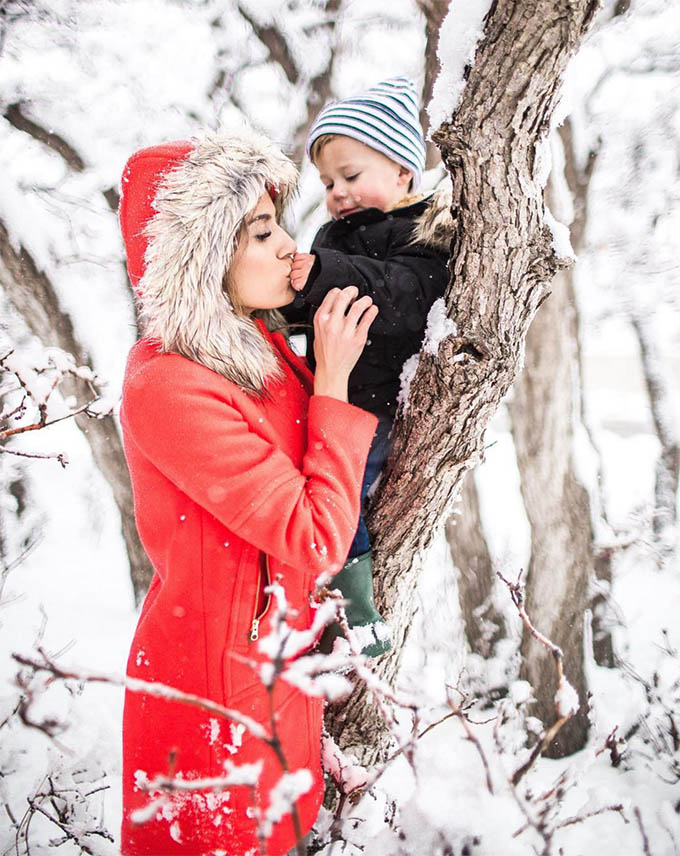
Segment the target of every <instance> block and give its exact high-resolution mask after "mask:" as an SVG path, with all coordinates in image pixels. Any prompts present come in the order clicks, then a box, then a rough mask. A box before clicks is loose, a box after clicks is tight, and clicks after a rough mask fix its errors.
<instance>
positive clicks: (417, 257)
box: [283, 191, 451, 418]
mask: <svg viewBox="0 0 680 856" xmlns="http://www.w3.org/2000/svg"><path fill="white" fill-rule="evenodd" d="M450 238H451V215H450V196H449V195H448V194H447V193H445V192H441V191H440V192H437V193H435V194H434V195H432V196H430V197H428V198H426V199H422V200H419V201H417V202H414V203H413V204H410V205H405V206H404V207H401V208H396V209H394V210H392V211H387V212H383V211H380V210H378V209H377V208H369V209H366V210H363V211H359V212H357V213H356V214H350V215H349V216H348V217H345V218H343V219H340V220H332V221H331V222H329V223H326V224H325V225H324V226H322V227H321V228H320V229H319V231H318V232H317V234H316V237H315V238H314V241H313V243H312V249H311V252H312V253H313V254H314V256H315V257H316V259H315V261H314V266H313V267H312V270H311V272H310V275H309V278H308V280H307V283H306V285H305V287H304V289H303V290H302V292H301V293H300V295H299V296H298V297H297V298H296V300H295V302H294V303H293V304H292V305H291V306H290V307H286V308H285V309H284V310H283V314H284V315H285V317H286V319H287V320H288V321H289V322H290V323H293V322H301V321H302V322H308V323H309V325H310V326H309V327H307V328H305V330H304V332H305V334H306V336H307V358H308V360H309V361H310V363H311V365H312V367H314V350H313V336H314V330H313V327H312V326H311V324H312V320H313V317H314V313H315V312H316V310H317V308H318V307H319V305H320V304H321V301H322V300H323V298H324V296H325V295H326V293H327V292H328V291H330V289H331V288H334V287H336V286H337V287H339V288H344V287H345V286H348V285H355V286H357V288H358V289H359V296H362V295H364V294H369V295H370V296H371V297H372V298H373V301H374V303H375V304H376V305H377V306H378V309H379V314H378V317H377V318H376V319H375V321H374V322H373V324H372V325H371V329H370V330H369V334H368V342H367V344H366V347H365V349H364V351H363V353H362V355H361V356H360V357H359V361H358V362H357V364H356V366H355V367H354V370H353V371H352V374H351V375H350V379H349V400H350V402H351V403H352V404H355V405H357V406H358V407H362V408H364V409H365V410H370V411H371V412H372V413H375V414H376V415H377V416H388V417H390V418H393V417H394V412H395V410H396V405H397V394H398V392H399V376H400V374H401V369H402V367H403V365H404V362H405V361H406V360H407V359H408V358H409V357H410V356H412V355H413V354H415V353H417V351H419V350H420V345H421V343H422V341H423V336H424V332H425V325H426V321H427V314H428V312H429V311H430V307H431V306H432V304H433V303H434V301H435V300H437V298H439V297H442V296H443V294H444V291H445V289H446V286H447V284H448V280H449V274H448V269H447V261H448V244H449V241H450ZM293 332H295V331H294V330H293Z"/></svg>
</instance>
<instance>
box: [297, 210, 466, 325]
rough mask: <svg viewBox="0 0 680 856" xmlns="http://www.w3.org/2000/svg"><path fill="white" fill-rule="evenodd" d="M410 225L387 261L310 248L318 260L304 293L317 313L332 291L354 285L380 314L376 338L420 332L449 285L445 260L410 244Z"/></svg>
mask: <svg viewBox="0 0 680 856" xmlns="http://www.w3.org/2000/svg"><path fill="white" fill-rule="evenodd" d="M411 227H412V224H410V223H408V226H407V224H406V223H405V224H404V227H402V226H401V224H399V225H398V226H396V227H395V230H394V234H393V237H394V240H393V241H392V242H391V246H390V248H389V250H388V252H387V254H386V256H385V258H382V259H380V258H371V257H370V256H364V255H351V254H348V253H342V252H340V251H338V250H333V249H328V248H323V247H314V246H313V247H312V252H313V254H314V256H315V257H316V258H315V261H314V266H313V268H312V270H311V272H310V275H309V278H308V280H307V283H306V285H305V288H304V289H303V291H302V296H303V298H304V299H305V300H306V301H307V302H308V303H309V304H310V305H311V306H312V307H313V308H314V309H316V308H317V307H318V306H319V305H320V304H321V301H322V300H323V298H324V296H325V295H326V294H327V292H328V291H329V290H330V289H331V288H334V287H336V286H337V287H339V288H343V287H345V286H347V285H355V286H356V287H357V288H358V289H359V295H360V296H363V295H365V294H368V295H370V296H371V297H372V298H373V302H374V303H375V304H376V306H377V307H378V309H379V310H380V311H379V313H378V317H377V318H376V320H375V321H374V322H373V324H372V325H371V334H372V335H373V336H402V335H404V334H413V333H414V332H415V331H417V330H422V329H424V327H425V323H426V321H427V314H428V312H429V311H430V308H431V306H432V304H433V303H434V301H435V300H437V298H439V297H441V296H442V295H443V294H444V292H445V290H446V286H447V285H448V281H449V274H448V268H447V256H446V255H445V254H444V253H442V252H440V251H438V250H435V249H432V248H430V247H427V246H425V245H423V244H412V243H410V241H409V238H410V234H411V231H412V228H411Z"/></svg>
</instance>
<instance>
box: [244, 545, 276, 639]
mask: <svg viewBox="0 0 680 856" xmlns="http://www.w3.org/2000/svg"><path fill="white" fill-rule="evenodd" d="M264 569H265V571H264V576H265V588H266V587H267V586H268V585H270V583H271V575H270V573H269V556H268V555H267V554H266V553H265V554H264ZM259 578H260V581H261V580H262V573H261V572H260V574H259ZM259 600H260V588H259V587H258V590H257V593H256V595H255V609H254V610H253V620H252V621H251V622H250V631H249V632H248V639H249V640H250V641H251V642H257V640H258V639H259V638H260V622H261V621H262V619H263V618H264V617H265V615H266V614H267V610H268V609H269V603H270V601H271V595H270V594H268V595H266V600H265V604H264V609H263V610H262V612H261V613H260V614H259V615H258V614H257V604H258V602H259Z"/></svg>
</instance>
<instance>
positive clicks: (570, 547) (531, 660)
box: [508, 272, 594, 757]
mask: <svg viewBox="0 0 680 856" xmlns="http://www.w3.org/2000/svg"><path fill="white" fill-rule="evenodd" d="M571 289H572V283H571V276H570V274H569V273H568V272H562V273H560V274H558V275H557V277H556V278H555V281H554V283H553V293H552V295H551V297H550V300H548V301H546V303H545V304H544V305H543V306H542V307H541V309H540V311H539V312H538V314H537V315H536V318H535V319H534V322H533V324H532V325H531V329H530V330H529V335H528V336H527V345H526V357H525V364H524V370H523V371H522V373H521V374H520V376H519V377H518V378H517V380H516V382H515V385H514V387H513V393H512V396H511V398H510V400H509V402H508V408H509V411H510V416H511V419H512V433H513V437H514V440H515V449H516V452H517V463H518V467H519V472H520V482H521V487H522V496H523V498H524V506H525V509H526V512H527V517H528V518H529V523H530V526H531V561H530V563H529V570H528V575H527V585H526V607H527V612H528V614H529V616H530V617H531V620H532V622H533V623H534V624H535V626H536V627H537V628H538V629H539V630H540V631H541V633H544V634H545V635H546V636H547V637H548V638H549V639H551V640H552V641H553V642H554V643H555V644H556V645H559V647H560V648H561V649H562V651H563V652H564V673H565V676H566V677H567V680H568V681H569V682H570V683H571V684H572V685H573V686H574V688H575V689H576V691H577V692H578V695H579V699H580V702H581V707H580V710H579V713H578V714H577V715H576V716H574V717H573V718H572V719H570V720H569V721H568V722H567V723H566V724H565V725H564V727H563V728H562V729H561V730H560V731H559V732H558V733H557V736H556V738H555V740H554V742H553V744H552V745H551V746H550V747H549V748H548V753H549V754H550V755H552V756H553V757H560V756H562V755H566V754H570V753H571V752H574V751H576V750H577V749H580V748H582V746H583V744H584V743H585V740H586V738H587V734H588V717H587V698H586V696H587V688H586V680H585V674H584V660H583V622H584V616H585V611H586V608H587V607H588V599H589V586H590V578H591V575H592V574H594V555H593V549H592V526H591V521H590V503H589V498H588V493H587V491H586V489H585V488H584V487H583V485H582V484H580V482H579V480H578V477H577V475H576V472H575V469H574V460H573V443H574V432H573V423H574V417H575V415H576V412H577V400H576V398H575V396H576V390H575V383H574V373H575V371H576V369H577V361H576V351H575V340H574V337H573V335H572V330H573V325H574V320H575V319H574V305H573V301H572V300H571V299H570V294H569V292H570V291H571ZM521 674H522V677H524V678H525V679H526V680H528V681H529V683H530V684H531V685H532V687H533V688H534V695H535V697H536V704H535V706H534V710H533V713H534V715H536V716H538V717H539V718H540V719H541V720H542V721H543V723H544V724H545V725H546V726H550V725H552V723H553V722H554V721H555V718H556V716H555V702H554V698H555V690H556V689H557V683H556V678H557V674H556V671H555V663H554V660H553V658H552V656H551V654H550V653H549V652H548V651H546V649H545V647H544V646H542V645H540V644H539V643H538V642H537V641H536V640H535V639H534V638H533V637H532V636H531V635H530V634H527V633H525V634H524V638H523V640H522V668H521Z"/></svg>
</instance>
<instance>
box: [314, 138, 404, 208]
mask: <svg viewBox="0 0 680 856" xmlns="http://www.w3.org/2000/svg"><path fill="white" fill-rule="evenodd" d="M316 168H317V169H318V170H319V175H320V176H321V181H323V183H324V186H325V188H326V205H327V207H328V213H329V214H330V215H331V217H332V218H333V219H334V220H337V219H339V218H340V217H346V216H347V215H348V214H354V213H355V212H356V211H362V210H363V209H365V208H379V209H380V210H381V211H388V210H389V209H390V208H393V207H394V206H395V205H396V204H397V202H399V201H400V200H401V199H402V198H403V197H404V196H405V195H406V193H407V192H408V187H409V184H410V181H411V178H412V176H411V173H410V172H409V171H408V170H407V169H405V168H404V167H403V166H401V164H398V163H395V162H394V161H393V160H390V159H389V158H388V157H386V156H385V155H383V154H381V153H380V152H377V151H375V149H372V148H370V147H369V146H366V145H364V143H360V142H359V141H358V140H354V139H352V138H351V137H341V136H338V137H335V138H334V139H332V140H330V142H328V143H326V145H325V146H324V147H323V148H322V149H321V151H320V152H319V154H318V155H317V157H316Z"/></svg>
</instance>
